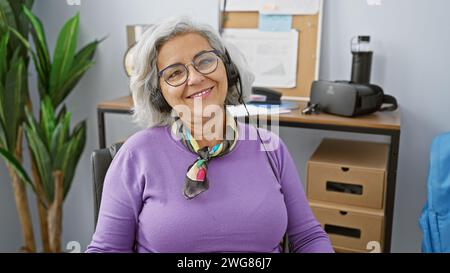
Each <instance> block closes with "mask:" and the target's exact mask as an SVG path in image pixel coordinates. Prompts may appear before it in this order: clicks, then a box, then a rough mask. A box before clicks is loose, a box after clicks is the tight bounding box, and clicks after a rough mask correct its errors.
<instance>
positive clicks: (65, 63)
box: [49, 14, 80, 106]
mask: <svg viewBox="0 0 450 273" xmlns="http://www.w3.org/2000/svg"><path fill="white" fill-rule="evenodd" d="M79 18H80V17H79V14H77V15H75V16H74V17H72V18H71V19H69V20H68V21H67V22H66V23H65V24H64V26H63V27H62V29H61V31H60V32H59V35H58V39H57V42H56V46H55V51H54V54H53V64H52V66H51V71H50V88H49V94H50V96H51V97H52V99H53V97H54V96H56V95H57V93H58V92H59V86H60V85H61V84H62V83H63V81H64V79H65V78H67V76H68V74H69V72H70V69H71V67H72V63H73V61H74V56H75V50H76V47H77V39H78V22H79ZM60 102H61V101H55V100H53V103H54V105H55V106H58V105H59V103H60Z"/></svg>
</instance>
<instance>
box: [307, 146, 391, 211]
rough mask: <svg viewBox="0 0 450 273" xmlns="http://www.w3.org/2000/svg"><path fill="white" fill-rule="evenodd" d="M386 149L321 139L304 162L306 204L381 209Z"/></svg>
mask: <svg viewBox="0 0 450 273" xmlns="http://www.w3.org/2000/svg"><path fill="white" fill-rule="evenodd" d="M388 151H389V146H388V145H387V144H385V143H375V142H363V141H352V140H339V139H324V140H323V141H322V143H321V144H320V145H319V147H318V148H317V149H316V151H315V152H314V153H313V155H312V156H311V158H310V160H309V161H308V166H307V196H308V199H309V200H318V201H326V202H336V203H339V204H347V205H355V206H362V207H367V208H375V209H382V208H383V207H384V196H385V194H384V192H385V188H386V175H387V162H388Z"/></svg>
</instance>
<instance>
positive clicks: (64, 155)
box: [0, 6, 101, 252]
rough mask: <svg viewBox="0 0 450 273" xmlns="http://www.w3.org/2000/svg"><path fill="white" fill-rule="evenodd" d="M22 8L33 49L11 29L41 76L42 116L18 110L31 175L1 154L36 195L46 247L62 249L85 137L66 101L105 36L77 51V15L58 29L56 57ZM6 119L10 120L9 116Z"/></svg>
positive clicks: (1, 150)
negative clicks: (66, 204) (66, 206)
mask: <svg viewBox="0 0 450 273" xmlns="http://www.w3.org/2000/svg"><path fill="white" fill-rule="evenodd" d="M22 12H23V13H24V14H25V17H26V19H27V21H28V22H29V24H30V33H31V36H32V39H33V42H34V49H33V48H32V47H31V46H30V44H29V43H28V41H27V39H26V38H25V37H24V36H23V35H22V34H21V33H20V32H19V31H18V30H17V29H15V28H13V27H11V26H9V27H8V30H9V32H10V33H11V36H15V37H16V38H18V39H19V40H20V42H21V43H22V45H23V46H24V47H25V48H26V49H27V50H28V51H29V53H30V54H31V57H32V59H33V62H34V66H35V68H36V72H37V75H38V91H39V97H40V105H39V107H40V111H39V117H38V118H37V119H36V118H35V117H34V116H33V114H32V113H33V112H32V111H31V108H30V107H27V106H26V103H23V101H21V102H17V105H21V108H22V109H23V110H22V112H21V114H20V116H21V118H20V120H21V121H22V122H23V123H22V124H21V126H22V127H21V128H23V131H24V134H25V136H26V139H27V143H28V148H29V154H30V158H31V173H32V175H31V176H30V175H29V174H28V172H27V171H26V168H25V166H23V165H22V163H21V161H20V158H19V157H17V156H16V155H15V154H13V153H11V151H10V150H9V149H5V148H4V147H0V154H1V155H2V157H3V158H4V159H6V161H7V162H8V165H9V166H10V168H11V169H13V170H14V174H15V175H17V176H18V177H19V178H20V179H21V181H23V182H24V183H27V184H28V185H29V186H30V187H31V189H33V191H34V193H35V194H36V197H37V200H38V205H37V207H38V214H39V220H40V230H41V237H42V245H43V251H44V252H60V251H61V242H60V238H61V232H62V204H63V201H64V198H65V197H66V196H67V193H68V192H69V190H70V186H71V183H72V180H73V176H74V173H75V169H76V166H77V163H78V161H79V159H80V157H81V154H82V151H83V149H84V145H85V142H86V122H85V121H81V122H80V123H78V124H76V125H75V126H74V129H73V130H70V117H71V114H70V112H69V111H67V108H66V106H65V105H64V100H65V98H66V97H67V96H68V95H69V94H70V93H71V91H72V90H73V88H74V87H75V86H76V84H77V83H78V82H79V80H80V79H81V77H82V76H83V75H84V73H85V72H86V71H87V70H88V69H89V68H90V67H91V66H92V65H93V61H92V59H93V56H94V53H95V50H96V48H97V46H98V44H99V43H100V42H101V41H98V40H95V41H93V42H91V43H89V44H87V45H86V46H84V47H83V48H82V49H81V50H79V51H78V52H77V51H76V47H77V39H78V24H79V15H78V14H77V15H75V16H73V17H72V18H70V19H69V20H68V21H67V22H66V23H65V24H64V26H63V27H62V29H61V30H60V32H59V35H58V38H57V42H56V45H55V50H54V53H53V58H50V54H49V51H48V47H47V41H46V38H45V32H44V29H43V26H42V23H41V22H40V20H39V19H38V18H37V17H36V16H35V15H34V14H33V13H32V12H31V10H30V9H28V8H27V7H26V6H23V9H22ZM6 36H8V35H6ZM4 93H5V94H7V93H8V90H6V89H5V92H4ZM16 101H19V99H16ZM2 107H3V106H2ZM5 109H6V108H5ZM3 110H4V109H3ZM3 120H4V121H5V123H6V118H3ZM4 129H5V128H3V129H1V131H4Z"/></svg>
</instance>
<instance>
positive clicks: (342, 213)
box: [339, 210, 348, 215]
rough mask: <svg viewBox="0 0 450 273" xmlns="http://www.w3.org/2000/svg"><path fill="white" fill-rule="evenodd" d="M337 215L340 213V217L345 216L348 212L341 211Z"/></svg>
mask: <svg viewBox="0 0 450 273" xmlns="http://www.w3.org/2000/svg"><path fill="white" fill-rule="evenodd" d="M339 213H340V214H341V215H347V214H348V212H346V211H343V210H340V211H339Z"/></svg>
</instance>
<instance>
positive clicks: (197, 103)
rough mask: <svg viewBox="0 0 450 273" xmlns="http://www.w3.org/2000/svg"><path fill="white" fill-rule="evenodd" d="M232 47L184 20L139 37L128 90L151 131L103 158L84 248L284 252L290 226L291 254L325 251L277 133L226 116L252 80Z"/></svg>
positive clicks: (328, 249) (321, 234) (208, 30)
mask: <svg viewBox="0 0 450 273" xmlns="http://www.w3.org/2000/svg"><path fill="white" fill-rule="evenodd" d="M230 49H231V47H229V46H227V47H225V46H224V44H223V42H222V40H221V38H220V36H219V35H218V34H217V33H216V32H215V31H214V30H212V29H211V28H210V27H209V26H205V25H199V24H196V23H193V22H192V21H191V20H189V19H187V18H184V17H179V18H174V19H170V20H168V21H165V22H162V23H161V24H159V25H157V26H154V27H153V28H152V29H149V30H147V31H146V33H145V34H144V35H143V37H142V38H141V39H140V40H139V43H138V44H137V46H136V51H135V55H134V56H135V58H136V59H135V60H136V62H135V63H136V66H135V67H134V69H133V73H134V74H133V75H132V76H131V90H132V93H133V100H134V105H135V108H134V118H135V120H136V121H137V122H139V123H140V124H141V125H143V126H144V127H147V128H146V129H144V130H142V131H140V132H138V133H136V134H134V135H133V136H132V137H130V138H129V139H128V140H127V141H126V142H125V143H124V144H123V146H122V147H121V148H120V150H119V151H118V153H117V154H116V156H115V157H114V160H113V161H112V163H111V165H110V168H109V170H108V172H107V174H106V177H105V182H104V188H103V194H102V201H101V207H100V212H99V217H98V224H97V228H96V231H95V234H94V236H93V239H92V242H91V244H90V245H89V247H88V250H87V251H88V252H280V251H281V247H280V244H279V243H280V241H281V239H282V238H283V235H284V234H286V233H287V234H288V236H289V240H290V242H291V243H292V250H293V251H295V252H332V251H333V250H332V248H331V244H330V241H329V239H328V237H327V235H326V233H325V232H324V231H323V230H322V228H321V226H320V224H319V223H318V222H317V220H316V219H315V218H314V216H313V215H312V212H311V209H310V208H309V206H308V203H307V200H306V197H305V193H304V191H303V188H302V185H301V182H300V179H299V176H298V173H297V170H296V168H295V164H294V162H293V160H292V157H291V155H290V154H289V151H288V150H287V148H286V146H285V144H284V143H283V142H282V140H281V139H280V138H278V136H277V135H276V134H273V133H271V132H269V131H267V130H263V129H257V128H255V127H253V126H251V125H247V124H245V123H240V122H238V121H237V120H236V119H235V118H233V117H232V116H231V115H230V114H229V113H228V112H227V111H226V105H228V104H239V103H242V102H243V100H244V99H245V97H246V96H245V95H246V94H247V93H248V91H249V90H250V86H251V82H252V79H253V78H252V75H251V74H250V73H249V72H248V71H247V70H246V69H245V63H244V61H243V60H244V59H243V58H242V56H241V55H239V54H238V53H237V52H236V51H234V52H233V51H232V50H230ZM256 135H258V137H259V139H258V138H256V139H254V138H248V137H252V136H256ZM262 139H265V140H270V141H269V142H270V143H267V145H268V146H269V147H272V148H273V149H271V150H270V151H267V150H265V149H261V145H260V144H261V142H260V141H262ZM186 266H189V265H186Z"/></svg>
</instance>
